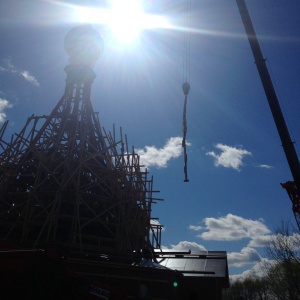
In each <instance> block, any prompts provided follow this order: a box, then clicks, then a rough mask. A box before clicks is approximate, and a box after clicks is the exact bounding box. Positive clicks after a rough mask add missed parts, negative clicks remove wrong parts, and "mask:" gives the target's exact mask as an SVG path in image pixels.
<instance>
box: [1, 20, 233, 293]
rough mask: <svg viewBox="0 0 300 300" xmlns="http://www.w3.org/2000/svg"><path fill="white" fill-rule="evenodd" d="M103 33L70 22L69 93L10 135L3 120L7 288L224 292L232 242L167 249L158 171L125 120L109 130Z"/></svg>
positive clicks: (3, 240)
mask: <svg viewBox="0 0 300 300" xmlns="http://www.w3.org/2000/svg"><path fill="white" fill-rule="evenodd" d="M102 43H103V42H102V38H101V37H100V35H99V34H98V33H97V32H96V31H95V30H94V29H93V28H92V27H91V26H89V25H84V26H79V27H76V28H74V29H71V30H70V31H69V33H68V34H67V36H66V38H65V49H66V51H67V53H68V54H69V64H68V65H67V66H66V67H65V72H66V74H67V78H66V86H65V91H64V93H63V96H62V98H61V99H60V100H59V101H58V103H57V105H56V106H55V107H54V109H53V110H52V112H51V113H50V114H49V115H48V116H34V115H32V116H31V117H29V118H28V120H27V122H26V124H25V126H24V127H23V129H22V130H21V131H20V132H19V133H18V134H15V135H13V136H12V138H11V140H10V141H9V142H7V141H5V140H4V134H5V129H6V128H7V125H8V122H5V123H4V124H3V126H2V128H1V130H0V147H1V149H0V151H1V153H0V239H1V242H0V250H1V251H0V277H1V276H6V281H3V282H5V286H6V288H4V289H2V291H1V292H0V293H4V292H8V291H10V293H11V295H13V294H14V293H15V294H16V293H18V291H19V292H20V291H22V294H23V295H27V294H28V298H26V296H24V297H23V298H24V299H42V298H40V297H41V295H42V294H43V295H44V297H43V299H99V298H100V299H221V298H222V295H221V294H222V293H221V291H222V289H223V288H226V287H228V266H227V258H226V252H203V253H197V254H193V253H190V252H189V251H188V252H164V251H163V250H162V249H161V248H162V247H161V231H162V226H161V225H160V224H159V223H158V222H152V217H151V211H152V204H153V203H155V201H156V200H157V198H155V197H154V193H155V191H154V190H153V178H152V177H150V176H149V174H148V172H147V169H145V168H144V167H143V166H141V164H140V160H139V155H138V154H137V153H135V151H134V148H131V149H130V147H129V146H128V142H127V136H126V135H123V133H122V130H121V129H120V130H116V129H115V128H113V129H112V131H106V130H105V129H104V128H102V127H101V125H100V121H99V116H98V113H96V112H94V110H93V107H92V104H91V101H90V93H91V86H92V83H93V81H94V79H95V77H96V75H95V73H94V71H93V66H94V64H95V62H96V61H97V59H98V58H99V57H100V55H101V52H102ZM53 253H55V255H54V254H53ZM52 263H53V264H52ZM53 266H55V267H53ZM46 273H47V274H46ZM49 274H50V275H51V280H49V278H50V277H49V276H50V275H49ZM59 274H60V276H58V275H59ZM62 274H63V275H62ZM9 276H11V277H9ZM24 277H26V278H27V279H26V280H27V281H26V280H25V282H26V286H24V284H23V285H21V288H20V286H19V285H18V279H20V278H24ZM1 278H2V277H1ZM57 278H64V279H57ZM3 282H2V283H3ZM46 282H48V286H47V284H46ZM33 286H35V288H33ZM66 287H68V288H66ZM11 290H14V292H13V293H12V292H11ZM24 291H25V292H24ZM50 291H51V292H50ZM26 293H27V294H26ZM3 295H4V294H3ZM3 295H2V294H0V296H3ZM45 295H47V296H45ZM45 297H46V298H45ZM47 297H48V298H47ZM3 299H4V298H3ZM6 299H13V298H9V297H8V298H6Z"/></svg>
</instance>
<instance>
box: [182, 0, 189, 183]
mask: <svg viewBox="0 0 300 300" xmlns="http://www.w3.org/2000/svg"><path fill="white" fill-rule="evenodd" d="M189 14H190V0H187V1H186V16H185V24H184V25H185V26H184V27H185V33H184V50H183V81H184V84H183V85H182V91H183V94H184V106H183V120H182V147H183V155H184V168H183V170H184V182H189V179H188V172H187V158H188V156H187V151H186V133H187V122H186V105H187V95H188V94H189V91H190V85H189V83H188V80H189V77H190V48H191V47H190V37H189V30H190V28H189V27H190V15H189Z"/></svg>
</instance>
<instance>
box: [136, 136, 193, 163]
mask: <svg viewBox="0 0 300 300" xmlns="http://www.w3.org/2000/svg"><path fill="white" fill-rule="evenodd" d="M187 145H188V146H190V145H191V144H190V143H187ZM136 153H137V154H139V155H140V162H141V164H142V165H145V166H146V167H148V168H149V167H152V166H154V167H158V168H166V167H167V164H168V161H169V160H170V159H172V158H177V157H179V156H180V155H181V153H182V138H181V137H171V138H170V139H169V140H168V141H167V143H166V144H165V146H164V147H163V148H160V149H158V148H156V147H155V146H146V147H145V148H144V149H136Z"/></svg>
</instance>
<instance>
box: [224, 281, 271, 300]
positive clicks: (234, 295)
mask: <svg viewBox="0 0 300 300" xmlns="http://www.w3.org/2000/svg"><path fill="white" fill-rule="evenodd" d="M268 294H269V292H268V282H267V281H266V280H265V279H264V278H257V277H247V278H246V279H244V280H243V281H235V282H234V283H232V284H231V287H230V288H229V289H228V290H226V291H224V295H223V299H224V300H267V299H271V298H268Z"/></svg>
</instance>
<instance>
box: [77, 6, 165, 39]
mask: <svg viewBox="0 0 300 300" xmlns="http://www.w3.org/2000/svg"><path fill="white" fill-rule="evenodd" d="M75 12H76V19H78V20H79V21H80V22H84V23H98V24H100V23H101V24H107V25H108V26H109V28H110V30H111V33H112V35H113V37H114V38H115V39H116V41H118V42H119V43H122V44H131V43H132V42H134V41H135V40H136V39H137V38H138V37H139V35H140V33H141V32H142V31H143V30H144V29H155V28H167V27H168V26H169V24H168V22H167V20H166V19H165V18H163V17H161V16H155V15H149V14H146V13H145V12H144V11H143V8H142V6H141V1H139V0H126V1H124V0H114V1H111V7H110V9H92V8H87V7H76V9H75Z"/></svg>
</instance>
